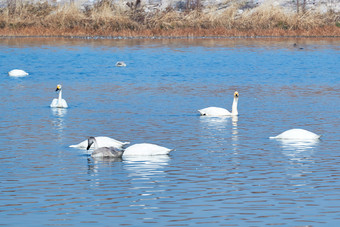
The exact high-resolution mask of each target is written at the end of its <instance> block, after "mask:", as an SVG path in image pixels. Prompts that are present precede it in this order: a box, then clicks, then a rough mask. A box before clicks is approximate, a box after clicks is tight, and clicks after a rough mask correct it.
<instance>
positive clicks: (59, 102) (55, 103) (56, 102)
mask: <svg viewBox="0 0 340 227" xmlns="http://www.w3.org/2000/svg"><path fill="white" fill-rule="evenodd" d="M55 91H56V92H59V97H58V98H57V99H53V100H52V102H51V105H50V107H56V108H67V107H68V105H67V102H66V100H65V99H63V98H62V90H61V85H60V84H58V85H57V89H56V90H55Z"/></svg>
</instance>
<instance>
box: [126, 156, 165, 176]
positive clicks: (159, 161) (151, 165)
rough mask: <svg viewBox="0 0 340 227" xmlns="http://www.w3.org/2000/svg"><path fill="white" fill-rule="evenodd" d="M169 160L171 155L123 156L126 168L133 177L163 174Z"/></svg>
mask: <svg viewBox="0 0 340 227" xmlns="http://www.w3.org/2000/svg"><path fill="white" fill-rule="evenodd" d="M169 160H170V157H169V155H154V156H125V157H124V156H123V163H124V164H125V165H124V168H125V169H126V170H128V171H129V172H130V173H129V174H128V176H129V177H133V178H134V177H136V178H141V177H150V176H153V175H160V174H163V173H164V171H163V169H164V168H165V167H166V166H167V165H168V164H169V163H168V162H169Z"/></svg>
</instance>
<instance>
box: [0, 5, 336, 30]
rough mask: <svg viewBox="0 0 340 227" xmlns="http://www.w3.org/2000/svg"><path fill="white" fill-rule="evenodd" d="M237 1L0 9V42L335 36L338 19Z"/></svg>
mask: <svg viewBox="0 0 340 227" xmlns="http://www.w3.org/2000/svg"><path fill="white" fill-rule="evenodd" d="M241 7H242V6H241V5H240V4H239V3H237V1H230V4H229V5H228V7H224V8H223V9H218V8H216V7H210V8H206V9H202V8H196V9H191V10H182V11H180V10H176V9H173V8H170V7H169V8H167V9H166V10H164V11H159V10H154V11H146V10H144V8H143V7H142V6H138V7H137V2H136V4H135V5H134V6H133V5H129V6H121V5H117V4H115V3H114V2H113V1H111V0H102V1H99V2H97V3H96V4H94V5H92V6H88V7H85V8H83V9H81V8H80V7H77V6H76V5H75V4H65V5H54V4H49V3H47V2H45V3H22V4H16V5H10V4H8V5H7V7H4V8H1V9H0V35H2V36H15V35H20V36H340V15H339V14H337V13H334V12H328V13H325V14H321V13H318V12H314V11H305V12H303V13H302V12H300V13H296V12H292V11H291V12H288V11H285V10H284V9H282V8H280V7H273V6H271V5H266V4H263V5H260V6H258V7H254V8H250V9H245V10H243V11H241V10H240V8H241Z"/></svg>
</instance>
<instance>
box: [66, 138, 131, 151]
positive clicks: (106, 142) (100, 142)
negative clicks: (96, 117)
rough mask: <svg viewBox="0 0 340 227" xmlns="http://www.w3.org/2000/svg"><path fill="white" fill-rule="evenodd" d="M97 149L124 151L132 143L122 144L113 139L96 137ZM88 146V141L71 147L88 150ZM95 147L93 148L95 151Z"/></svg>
mask: <svg viewBox="0 0 340 227" xmlns="http://www.w3.org/2000/svg"><path fill="white" fill-rule="evenodd" d="M95 139H96V144H97V148H99V147H114V148H118V149H123V148H124V146H125V145H127V144H130V142H120V141H118V140H115V139H112V138H110V137H106V136H96V137H95ZM87 146H88V140H84V141H82V142H80V143H78V144H75V145H71V146H70V147H75V148H79V149H86V148H87ZM93 147H94V146H92V147H91V148H92V149H93Z"/></svg>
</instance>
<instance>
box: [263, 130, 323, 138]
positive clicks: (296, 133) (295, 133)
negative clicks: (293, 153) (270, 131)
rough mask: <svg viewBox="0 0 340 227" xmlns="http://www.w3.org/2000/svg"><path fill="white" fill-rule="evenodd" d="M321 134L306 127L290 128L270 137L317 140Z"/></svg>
mask: <svg viewBox="0 0 340 227" xmlns="http://www.w3.org/2000/svg"><path fill="white" fill-rule="evenodd" d="M320 137H321V135H317V134H315V133H313V132H310V131H307V130H305V129H290V130H287V131H285V132H283V133H281V134H279V135H277V136H273V137H269V138H270V139H295V140H315V139H319V138H320Z"/></svg>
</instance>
